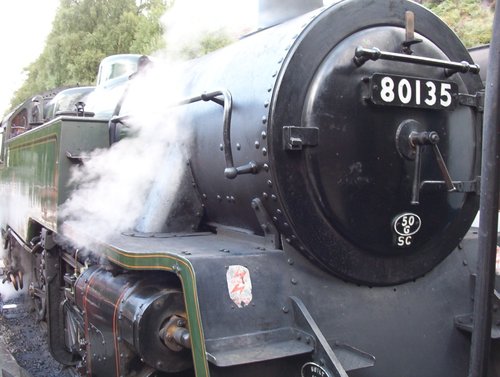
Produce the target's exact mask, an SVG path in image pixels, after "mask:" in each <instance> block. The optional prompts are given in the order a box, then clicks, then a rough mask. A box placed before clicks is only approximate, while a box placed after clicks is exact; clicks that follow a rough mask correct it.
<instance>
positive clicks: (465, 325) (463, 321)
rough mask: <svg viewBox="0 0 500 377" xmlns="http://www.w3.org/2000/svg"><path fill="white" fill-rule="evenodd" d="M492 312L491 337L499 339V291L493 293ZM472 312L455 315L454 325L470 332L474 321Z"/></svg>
mask: <svg viewBox="0 0 500 377" xmlns="http://www.w3.org/2000/svg"><path fill="white" fill-rule="evenodd" d="M492 307H493V313H492V317H491V339H500V292H498V291H497V290H495V292H494V294H493V305H492ZM472 318H473V316H472V314H464V315H458V316H456V317H455V326H456V327H457V328H459V329H460V330H463V331H466V332H468V333H472V331H473V330H474V323H473V320H472Z"/></svg>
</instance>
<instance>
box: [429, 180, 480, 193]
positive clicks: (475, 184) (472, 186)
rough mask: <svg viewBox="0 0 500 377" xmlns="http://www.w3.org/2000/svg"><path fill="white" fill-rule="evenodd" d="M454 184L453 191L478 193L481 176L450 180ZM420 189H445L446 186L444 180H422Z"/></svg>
mask: <svg viewBox="0 0 500 377" xmlns="http://www.w3.org/2000/svg"><path fill="white" fill-rule="evenodd" d="M452 182H453V186H455V190H454V192H459V193H463V192H473V193H476V194H479V191H480V190H481V177H477V178H476V179H475V180H473V181H452ZM420 190H421V191H425V192H432V191H446V190H447V186H446V182H444V181H423V182H422V184H421V185H420Z"/></svg>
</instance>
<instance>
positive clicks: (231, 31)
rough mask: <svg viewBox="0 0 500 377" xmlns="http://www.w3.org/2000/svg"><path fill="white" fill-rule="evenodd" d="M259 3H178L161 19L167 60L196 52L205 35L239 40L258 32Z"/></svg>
mask: <svg viewBox="0 0 500 377" xmlns="http://www.w3.org/2000/svg"><path fill="white" fill-rule="evenodd" d="M257 3H258V0H212V1H206V0H179V1H175V2H174V5H173V6H172V8H171V9H169V10H168V12H167V13H165V15H164V16H163V18H162V21H163V24H164V27H165V31H166V43H167V50H166V51H164V52H163V53H166V55H167V57H170V58H171V57H176V56H179V54H181V52H182V50H183V49H185V48H189V49H193V50H196V49H197V47H198V45H199V44H200V42H201V41H203V40H204V38H206V37H207V36H211V35H212V36H214V35H226V36H227V37H229V38H230V39H234V40H236V39H238V38H240V37H241V36H243V35H245V34H248V33H250V32H252V31H255V30H256V29H257V11H258V7H257Z"/></svg>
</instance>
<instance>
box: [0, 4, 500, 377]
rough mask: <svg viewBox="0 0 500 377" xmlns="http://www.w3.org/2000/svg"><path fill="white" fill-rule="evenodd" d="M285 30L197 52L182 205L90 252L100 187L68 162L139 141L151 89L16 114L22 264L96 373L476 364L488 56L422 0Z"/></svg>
mask: <svg viewBox="0 0 500 377" xmlns="http://www.w3.org/2000/svg"><path fill="white" fill-rule="evenodd" d="M301 3H302V4H315V2H314V1H312V2H310V3H307V2H301ZM311 8H315V6H311ZM287 18H289V17H287ZM268 26H269V27H263V28H262V30H260V31H258V32H256V33H253V34H251V35H249V36H247V37H245V38H242V39H241V40H240V41H238V42H236V43H234V44H232V45H230V46H228V47H225V48H223V49H221V50H218V51H216V52H214V53H211V54H209V55H207V56H205V57H202V58H199V59H197V60H195V61H192V62H189V63H188V64H186V66H185V68H184V69H185V71H184V72H185V79H184V80H183V81H182V87H181V91H180V92H179V99H178V101H177V102H176V103H175V104H174V105H173V107H175V111H176V112H178V113H179V114H180V116H181V118H182V126H183V127H184V128H185V130H186V132H187V134H188V135H189V143H184V144H183V145H182V148H183V154H182V156H183V163H182V167H181V168H179V173H180V178H179V181H178V184H177V185H176V187H175V190H174V192H173V193H172V194H171V196H170V197H169V198H168V203H169V206H168V207H169V209H168V210H167V209H166V208H164V207H163V206H162V205H159V206H157V207H155V211H153V212H154V213H152V212H145V215H144V216H143V218H142V219H141V221H140V222H141V226H138V225H137V226H135V227H132V228H131V229H130V230H128V231H124V232H118V233H117V234H114V235H112V236H111V237H109V238H106V239H102V238H101V237H100V229H99V228H98V227H96V228H95V229H93V231H92V233H91V234H90V236H91V237H92V238H93V239H94V242H93V243H92V246H91V247H87V248H86V249H82V248H80V247H76V246H75V245H74V243H72V242H71V241H72V239H71V238H72V234H74V235H76V234H78V233H79V232H80V231H81V229H78V228H73V229H72V232H73V233H71V232H70V233H65V234H63V233H62V227H63V226H64V219H63V218H62V217H61V216H60V213H59V212H60V208H61V206H62V205H63V204H64V203H65V202H67V200H68V199H69V198H71V197H72V195H73V194H74V193H75V192H78V191H79V190H81V189H82V187H78V185H76V184H75V183H74V182H73V181H71V180H70V174H71V170H72V168H73V167H75V166H79V165H81V164H83V165H85V164H86V163H88V161H87V160H86V158H85V156H86V154H85V153H84V152H90V151H93V150H96V149H106V148H113V147H114V146H116V145H119V144H120V143H124V142H125V141H126V140H128V139H132V138H134V134H133V133H127V132H126V130H127V127H128V125H127V123H128V122H129V119H130V118H129V114H127V113H125V112H124V111H125V110H124V109H126V108H127V106H126V102H127V97H128V96H129V95H131V93H130V92H129V93H125V97H124V99H123V106H121V105H120V106H117V107H116V108H115V111H114V113H113V114H111V115H113V116H112V117H111V118H109V117H108V118H106V117H105V116H99V115H96V114H91V111H86V110H84V109H83V108H81V107H79V108H78V109H77V111H76V112H75V113H71V112H62V113H57V112H56V113H54V117H53V119H51V120H49V121H46V122H44V121H43V120H42V121H41V122H36V121H33V119H32V121H30V122H29V123H30V124H32V125H33V126H32V127H31V129H30V130H28V131H26V132H24V133H21V134H19V135H14V133H13V126H12V125H13V123H12V119H13V118H12V117H10V118H8V119H6V121H5V122H4V125H5V129H4V131H5V132H4V133H3V136H4V137H3V143H2V154H1V159H2V161H3V162H2V166H1V170H0V174H1V186H0V187H1V196H0V197H1V199H0V200H2V204H1V208H2V209H1V212H0V213H1V214H2V218H1V219H0V220H1V221H2V236H3V240H4V248H5V251H6V262H7V266H8V273H7V276H8V280H9V281H11V282H12V283H13V284H15V285H16V286H17V287H18V288H23V286H27V288H28V289H29V291H30V294H31V295H32V297H33V299H34V302H35V307H36V310H37V313H38V315H39V318H40V319H43V320H46V321H47V325H48V342H49V346H50V349H51V353H52V355H53V356H54V358H55V359H56V360H58V361H59V362H60V363H62V364H65V365H68V366H71V367H72V368H73V370H74V371H75V373H76V374H79V375H82V376H96V377H103V376H142V377H145V376H196V377H201V376H204V377H208V376H212V377H216V376H239V377H243V376H302V377H313V376H314V377H333V376H347V375H349V376H352V377H402V376H405V377H413V376H418V377H424V376H427V377H435V376H465V375H467V372H468V365H469V353H470V346H471V333H472V332H473V330H474V324H473V323H472V308H473V289H474V284H475V276H476V275H477V268H476V259H477V234H476V233H477V232H474V231H473V230H472V231H471V230H470V226H471V223H472V221H473V219H474V217H475V216H476V213H477V211H478V203H479V186H480V165H481V130H482V112H483V107H484V90H483V86H482V82H481V79H480V77H479V75H478V73H479V67H478V66H477V65H476V64H474V63H473V62H472V60H471V58H470V56H469V54H468V52H467V50H466V49H465V48H464V46H463V45H462V44H461V43H460V41H459V40H458V38H457V37H456V36H455V35H454V34H453V32H452V31H450V29H449V28H448V27H447V26H446V25H445V24H444V23H443V22H442V21H440V20H439V19H438V18H437V17H436V16H435V15H433V14H432V13H430V12H429V11H428V10H426V9H425V8H424V7H422V6H420V5H418V4H416V3H413V2H411V1H407V0H377V1H361V0H340V1H336V2H334V3H333V4H332V5H331V6H329V7H326V8H321V9H313V10H312V11H311V12H308V13H306V14H304V15H301V16H298V17H294V18H290V19H288V20H287V21H284V22H280V23H278V24H276V25H268ZM61 93H63V92H61ZM40 101H41V102H43V99H42V100H40ZM40 101H38V104H36V106H39V104H40ZM79 102H80V101H79ZM40 109H43V106H41V105H40V106H39V108H38V110H40ZM39 113H40V111H37V112H33V111H31V112H28V117H29V116H31V115H30V114H35V115H36V114H39ZM42 113H43V111H42ZM85 115H87V116H85ZM91 115H94V116H93V117H92V116H91ZM35 120H36V119H35ZM39 123H43V124H39ZM144 148H148V146H144ZM164 174H166V171H164V170H159V171H158V172H157V175H158V177H159V178H161V177H162V176H163V175H164ZM137 200H138V201H140V200H143V198H139V197H138V198H137ZM165 207H166V205H165ZM9 209H10V211H8V210H9ZM148 216H149V217H153V216H154V217H155V219H152V218H149V217H148ZM158 219H160V220H159V221H158ZM123 220H125V219H123ZM149 220H151V221H149ZM153 220H154V221H153ZM144 224H145V225H144ZM151 224H153V225H151ZM27 274H30V275H31V279H30V281H29V284H25V282H24V280H27V278H26V276H27ZM499 275H500V271H499V268H498V264H497V269H496V290H495V292H494V297H493V300H494V309H493V310H494V313H493V317H494V321H493V322H494V323H493V327H492V329H491V337H492V343H491V344H492V346H491V347H492V350H491V353H490V358H489V364H488V368H489V374H488V375H489V376H491V377H494V376H500V342H499V340H498V339H499V322H498V321H499V319H500V317H499V315H500V313H499V311H498V307H499V305H500V299H499V291H500V277H499ZM26 283H28V281H26ZM495 308H496V309H495Z"/></svg>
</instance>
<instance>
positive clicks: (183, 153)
mask: <svg viewBox="0 0 500 377" xmlns="http://www.w3.org/2000/svg"><path fill="white" fill-rule="evenodd" d="M178 78H179V76H178V75H176V74H175V73H174V72H173V70H172V69H171V68H169V69H168V70H167V69H161V68H159V67H157V68H156V69H153V70H151V71H148V72H147V73H146V74H144V75H142V76H141V77H137V78H135V79H133V80H131V82H130V84H129V85H130V87H129V90H128V96H127V100H126V101H125V103H124V104H123V109H124V110H125V113H127V114H131V117H130V118H129V119H127V121H126V124H127V126H129V127H130V128H129V129H128V131H127V132H129V133H130V134H131V136H130V137H126V138H124V139H122V140H120V141H119V142H118V143H115V144H113V145H112V146H111V148H109V149H106V150H98V151H95V152H93V153H92V154H91V156H90V159H89V160H88V161H87V162H85V164H84V165H82V166H81V167H79V168H77V169H75V170H74V172H73V177H72V181H71V183H72V184H75V185H76V186H77V189H76V190H75V191H74V192H73V194H72V195H71V197H70V198H69V199H68V200H67V201H66V203H64V205H63V206H62V208H61V212H60V215H61V216H62V217H63V219H64V220H65V221H64V225H63V232H64V233H66V235H69V236H70V238H72V239H73V240H74V242H75V244H76V245H75V246H78V247H83V246H89V239H99V240H101V241H105V240H107V239H108V238H109V237H110V236H112V235H115V234H119V233H121V232H124V231H126V230H130V229H134V228H135V227H136V225H137V222H138V221H139V219H140V218H141V217H144V216H145V211H146V209H145V204H146V203H149V207H152V208H153V210H157V211H160V213H165V212H168V206H169V202H168V200H167V199H165V196H166V197H167V198H168V197H170V194H169V193H174V192H175V191H176V190H177V188H178V184H179V179H180V173H182V169H183V166H184V165H185V161H187V159H188V155H187V153H188V150H189V147H188V141H189V139H190V138H189V133H188V131H186V130H185V129H181V128H180V127H178V122H177V119H176V112H175V109H172V108H170V107H168V106H166V103H173V102H174V99H173V98H172V99H171V100H169V99H168V96H167V94H166V91H165V88H169V90H168V92H169V93H172V95H174V94H173V93H176V91H175V90H172V88H176V87H178V86H177V84H176V83H177V79H178ZM159 178H160V180H158V179H159ZM157 182H161V183H162V185H161V187H157ZM152 188H155V189H154V191H152ZM158 192H161V193H162V194H161V195H162V199H163V200H162V201H161V203H158V202H157V201H155V200H153V199H154V198H155V197H158V194H157V193H158ZM159 205H161V208H159ZM148 211H150V212H151V211H152V209H151V208H150V209H148ZM146 217H151V215H150V216H147V214H146ZM156 217H157V218H158V217H161V216H159V215H157V216H156ZM159 222H161V220H158V221H157V222H152V223H148V226H147V227H142V229H140V230H142V231H150V232H154V231H158V226H159V224H158V223H159ZM68 230H70V231H71V233H69V234H68ZM75 231H77V232H75Z"/></svg>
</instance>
